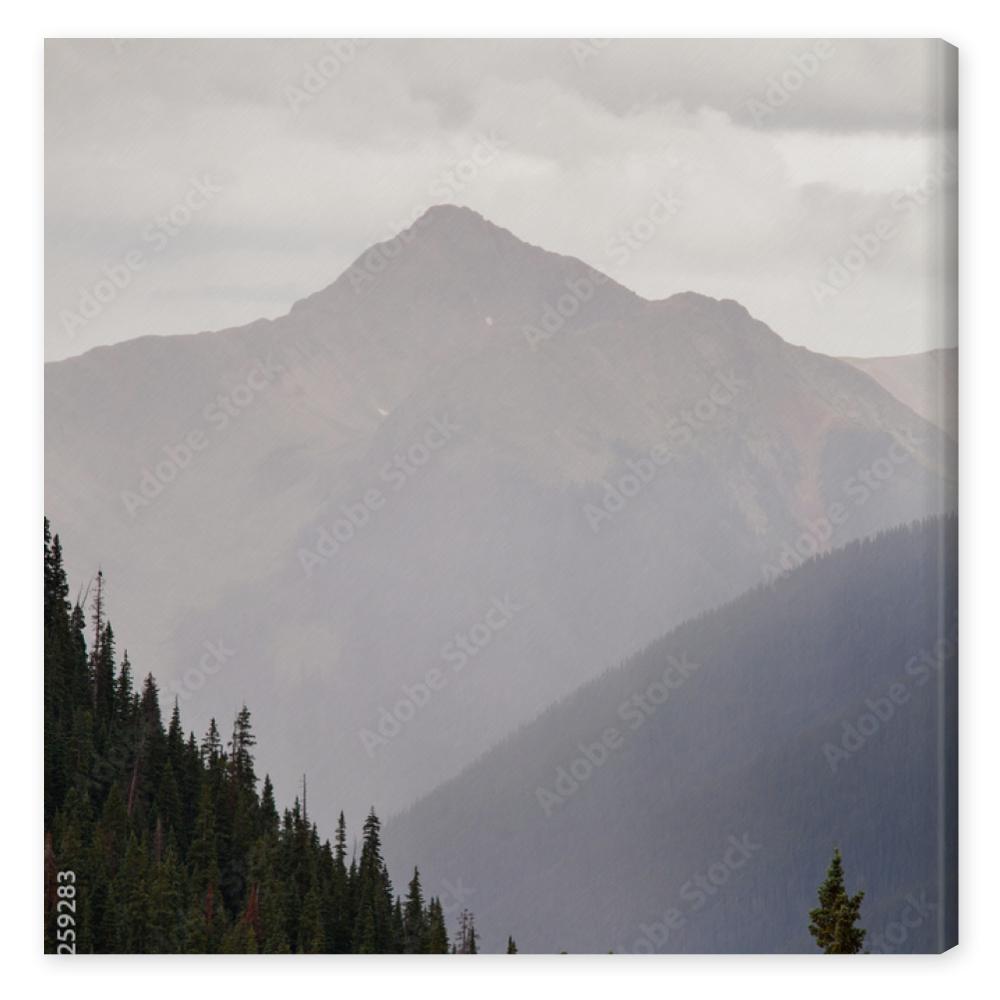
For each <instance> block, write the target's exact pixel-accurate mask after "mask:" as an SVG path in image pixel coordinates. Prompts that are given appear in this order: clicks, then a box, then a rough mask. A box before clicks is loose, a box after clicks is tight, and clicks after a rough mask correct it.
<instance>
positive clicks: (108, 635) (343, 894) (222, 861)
mask: <svg viewBox="0 0 1000 1000" xmlns="http://www.w3.org/2000/svg"><path fill="white" fill-rule="evenodd" d="M91 591H92V594H91V597H90V609H89V610H90V617H89V621H88V615H87V609H86V608H85V607H81V606H80V604H77V605H75V606H71V605H70V603H69V600H68V594H69V587H68V584H67V581H66V574H65V570H64V568H63V563H62V549H61V547H60V544H59V538H58V536H55V537H53V536H52V535H51V534H50V530H49V524H48V521H47V520H46V522H45V612H44V623H45V665H44V669H45V684H44V698H45V905H44V913H45V950H46V951H47V952H55V951H56V945H57V943H58V939H57V937H56V934H57V920H56V917H57V915H58V908H57V905H56V904H57V900H58V898H59V897H58V895H57V889H58V885H59V883H58V882H57V876H58V873H59V872H65V871H72V872H73V873H74V874H75V876H76V881H75V899H76V906H77V909H76V923H75V932H76V940H75V944H76V946H77V951H78V952H81V953H82V952H93V953H113V952H150V953H167V954H169V953H181V952H186V953H206V952H208V953H215V952H229V953H233V952H237V953H254V952H270V953H282V952H377V953H385V952H399V951H406V952H411V953H439V954H440V953H444V952H447V950H448V932H447V928H446V924H445V919H444V913H443V911H442V908H441V903H440V901H439V900H437V899H431V900H430V901H428V902H426V903H425V902H424V898H423V891H422V888H421V884H420V876H419V873H418V872H417V871H416V870H414V873H413V878H412V879H411V881H410V884H409V888H408V891H407V895H406V899H405V903H404V901H403V900H401V899H400V898H399V897H398V896H395V894H394V892H393V888H392V881H391V880H390V878H389V872H388V870H387V869H386V865H385V860H384V857H383V853H382V839H381V823H380V821H379V818H378V816H377V815H376V814H375V810H374V809H372V810H371V812H370V813H369V814H368V817H367V819H366V820H365V823H364V828H363V831H362V834H363V835H362V849H361V856H360V859H354V858H351V859H350V860H348V857H347V824H346V822H345V820H344V816H343V813H341V815H340V819H339V821H338V824H337V830H336V833H335V838H334V843H333V844H331V843H330V842H329V841H325V842H321V841H320V837H319V833H318V831H317V830H316V827H315V825H314V824H312V823H310V821H309V819H308V817H307V816H306V814H305V810H304V808H303V807H301V806H300V804H299V803H298V801H296V802H295V804H294V807H293V808H292V809H291V810H285V812H284V814H283V815H281V814H279V811H278V808H277V806H276V804H275V797H274V787H273V785H272V783H271V779H270V777H268V776H266V775H265V777H264V781H263V785H262V788H261V790H260V792H259V794H258V791H257V785H258V779H257V775H256V770H255V759H254V748H255V746H256V737H255V736H254V734H253V727H252V723H251V715H250V711H249V709H248V708H247V707H246V705H243V706H241V707H240V709H239V711H238V712H237V714H236V718H235V720H234V723H233V730H232V738H231V740H230V741H229V743H228V744H227V745H226V746H224V745H223V742H222V738H221V736H220V733H219V727H218V725H217V724H216V721H215V720H214V719H213V720H212V721H211V723H210V725H209V728H208V732H207V733H206V734H205V737H204V739H203V740H202V741H201V743H200V744H199V743H198V741H197V740H196V738H195V736H194V733H191V734H190V735H189V736H188V738H187V739H185V737H184V731H183V728H182V725H181V716H180V709H179V706H178V704H177V702H176V701H175V702H174V705H173V706H172V711H171V715H170V721H169V724H168V726H167V728H166V729H164V726H163V721H162V716H161V711H160V702H159V690H158V688H157V684H156V681H155V679H154V678H153V677H152V675H149V676H147V677H146V679H145V681H144V682H143V685H142V690H141V692H136V691H135V690H134V688H133V683H134V682H133V676H134V675H133V668H132V665H131V663H130V662H129V659H128V654H127V653H123V655H122V658H121V661H120V662H118V661H117V657H116V653H115V638H114V632H113V630H112V628H111V624H110V622H109V621H108V619H107V608H106V593H105V581H104V576H103V574H101V573H99V574H98V576H97V580H96V584H95V585H94V586H93V587H92V588H91ZM88 634H90V635H91V637H92V638H91V642H90V644H89V645H90V651H89V652H88V642H87V638H86V636H87V635H88ZM462 919H463V921H465V922H466V923H467V924H468V928H467V929H466V931H465V932H464V936H463V938H462V941H463V942H464V947H465V948H466V949H470V947H471V950H472V951H474V950H475V948H476V941H477V935H476V932H475V929H474V928H473V927H472V926H471V914H469V915H463V918H462ZM64 922H65V921H64ZM470 935H471V936H470Z"/></svg>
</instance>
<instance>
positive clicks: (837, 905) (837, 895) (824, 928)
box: [809, 848, 866, 955]
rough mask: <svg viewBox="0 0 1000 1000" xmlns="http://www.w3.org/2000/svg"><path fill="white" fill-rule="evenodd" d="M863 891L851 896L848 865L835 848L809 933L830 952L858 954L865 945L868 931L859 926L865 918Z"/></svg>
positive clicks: (811, 914)
mask: <svg viewBox="0 0 1000 1000" xmlns="http://www.w3.org/2000/svg"><path fill="white" fill-rule="evenodd" d="M864 898H865V894H864V893H863V892H858V893H855V894H854V895H853V896H850V895H848V893H847V890H846V889H845V887H844V865H843V861H842V859H841V856H840V851H839V850H837V849H836V848H834V851H833V860H832V861H831V862H830V867H829V868H828V869H827V872H826V879H825V881H824V882H823V884H822V885H821V886H820V887H819V906H817V907H816V908H815V909H814V910H810V911H809V933H810V934H812V936H813V937H814V938H815V939H816V946H817V947H818V948H821V949H822V950H823V952H824V953H825V954H827V955H856V954H858V952H860V951H861V949H862V948H863V947H864V942H865V933H866V932H865V931H864V930H862V929H861V928H859V927H857V926H855V925H856V924H857V922H858V920H859V919H860V918H861V901H862V900H863V899H864Z"/></svg>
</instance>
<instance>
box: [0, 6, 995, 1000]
mask: <svg viewBox="0 0 1000 1000" xmlns="http://www.w3.org/2000/svg"><path fill="white" fill-rule="evenodd" d="M251 6H252V9H251ZM490 8H493V10H492V11H491V10H490ZM996 9H997V8H996V6H995V5H992V6H991V7H988V6H987V4H985V3H983V2H981V0H980V2H969V3H959V2H956V0H952V2H950V3H947V4H944V3H941V2H937V3H933V4H931V3H918V2H907V3H881V4H879V3H875V2H873V0H867V2H845V0H841V2H840V3H837V4H836V5H815V6H808V5H806V4H803V3H802V2H801V0H799V2H797V3H796V2H764V0H757V2H754V3H747V2H745V0H744V2H743V3H739V2H736V0H734V2H729V3H722V2H714V3H713V2H708V0H701V2H699V3H697V4H687V5H685V4H671V3H662V2H661V3H656V4H654V3H649V2H647V3H633V2H625V0H616V2H614V3H602V4H597V3H585V2H581V0H578V2H576V3H573V4H565V3H564V4H556V3H549V2H542V0H505V2H504V3H502V4H497V5H482V4H474V3H472V2H470V0H466V2H464V3H456V2H451V3H449V2H431V0H411V2H409V3H404V2H401V0H397V2H383V3H380V4H379V5H378V10H377V11H376V10H375V9H373V7H372V6H371V5H370V4H365V5H361V4H355V5H351V6H346V5H335V4H332V3H330V2H329V0H327V2H325V3H320V2H297V0H283V2H282V3H280V4H274V5H267V6H265V5H260V4H253V5H250V4H248V3H245V2H244V3H241V4H229V5H227V4H214V3H209V2H207V0H197V2H191V0H172V2H171V3H169V4H164V5H162V6H154V5H140V4H139V3H137V2H136V0H131V2H128V3H126V2H104V3H101V2H96V0H87V2H82V3H81V2H79V0H78V2H76V3H70V2H51V3H44V2H41V3H36V4H33V5H31V6H30V7H29V5H28V4H27V3H21V4H18V5H17V6H16V7H15V6H14V5H13V4H10V5H7V7H6V10H5V14H6V17H5V22H6V23H5V24H4V29H3V32H2V42H0V44H2V46H3V60H2V63H0V66H2V72H3V77H4V81H3V82H4V86H3V101H4V114H3V133H4V143H3V146H4V152H3V156H2V157H0V170H2V174H3V184H2V187H0V191H2V192H3V196H4V197H3V209H4V211H3V213H2V217H0V218H2V225H0V253H2V255H3V262H4V267H3V270H2V272H0V274H2V278H3V283H2V288H3V293H4V301H3V316H4V320H3V341H2V344H3V350H2V353H0V372H2V373H3V375H4V376H5V377H4V379H3V384H2V391H0V399H2V406H3V419H2V423H0V427H2V428H3V440H4V442H5V444H6V446H7V448H8V449H9V450H10V452H12V454H11V455H10V456H9V458H8V459H7V460H6V461H5V463H4V467H5V469H6V475H4V477H3V478H4V487H3V492H2V498H3V499H2V503H3V506H4V516H3V518H2V523H3V526H4V545H3V549H2V553H3V555H4V557H5V559H4V567H3V568H4V573H3V577H2V579H3V583H2V587H3V596H2V603H0V607H2V608H3V624H4V634H5V636H6V637H7V638H9V639H10V640H11V642H10V645H9V646H6V647H3V649H4V651H5V655H3V657H2V661H0V669H2V671H3V677H4V680H5V684H4V687H3V688H2V691H3V694H4V695H5V697H4V698H3V701H2V709H0V711H2V719H3V722H2V724H0V732H2V733H3V740H4V747H3V750H4V756H3V760H5V761H7V762H9V764H8V767H6V768H5V769H4V771H3V772H0V789H2V801H3V806H4V809H5V815H4V819H5V823H4V829H3V848H4V849H3V853H2V855H0V857H2V859H3V869H2V871H3V876H4V885H3V888H4V892H3V896H2V899H0V922H2V928H3V933H2V937H0V940H2V942H3V953H4V958H5V962H4V968H3V972H2V977H3V980H4V983H5V986H6V991H7V992H8V995H11V996H20V995H22V990H23V989H25V988H30V989H32V990H38V991H39V993H40V994H41V995H43V996H49V995H59V996H62V997H66V998H74V1000H75V998H77V997H91V996H94V997H107V996H113V997H117V996H125V995H142V996H143V997H146V996H149V997H161V996H162V997H168V996H169V997H171V998H175V1000H176V998H177V997H180V996H183V994H184V993H185V992H186V991H189V990H191V989H196V990H198V992H199V993H207V992H212V993H216V994H218V995H222V994H225V995H226V996H228V997H233V998H236V997H239V998H241V1000H242V998H243V997H256V996H273V995H275V994H279V993H287V991H289V990H291V989H294V990H295V991H296V992H297V993H299V994H300V995H301V996H303V997H306V998H309V997H312V996H316V997H320V996H322V997H330V996H333V997H335V998H338V1000H339V998H343V997H348V996H351V995H360V994H361V993H362V991H364V994H365V995H366V996H368V997H376V996H381V995H383V994H387V993H389V992H395V991H399V992H403V991H406V992H407V993H410V994H413V995H420V996H424V995H433V996H435V997H445V996H455V995H462V996H476V997H486V998H492V997H500V996H506V995H507V994H509V993H510V992H512V991H519V992H520V991H525V990H527V991H530V993H531V994H535V993H536V992H537V993H540V992H542V991H546V992H548V991H552V992H557V993H558V994H560V995H561V996H563V997H565V996H569V995H571V994H572V995H579V996H585V997H604V996H609V995H615V994H617V995H621V994H622V993H627V994H630V995H636V996H643V995H650V996H656V997H658V998H663V997H671V996H678V995H685V994H686V995H689V996H690V995H697V996H699V997H702V996H708V997H712V996H739V997H740V998H741V1000H743V998H751V1000H753V998H756V997H765V996H766V997H772V996H808V997H809V998H810V1000H813V998H816V1000H819V998H825V997H837V998H838V1000H841V998H843V997H850V996H863V997H867V996H880V995H885V994H890V993H891V994H893V996H894V997H896V998H900V1000H902V998H904V997H905V998H906V1000H910V998H919V997H923V996H934V997H936V998H940V997H941V996H943V995H945V994H955V993H957V992H963V993H964V992H966V991H969V992H971V991H972V990H974V989H976V987H977V986H978V987H979V988H980V989H981V988H982V987H983V986H985V985H986V984H987V983H988V982H990V981H992V982H993V983H994V986H993V990H994V991H995V989H996V983H997V981H998V980H1000V976H998V968H997V966H998V961H997V954H998V952H1000V946H998V943H997V931H998V923H1000V922H998V918H997V908H996V907H997V898H998V889H1000V885H998V878H997V869H998V860H1000V859H998V846H1000V837H998V834H1000V830H998V810H997V801H998V795H1000V781H998V780H997V740H996V736H995V734H996V729H997V725H998V720H997V714H998V710H1000V697H998V683H997V677H998V673H1000V665H998V663H997V658H996V657H995V656H994V655H993V652H994V650H993V643H992V641H991V639H992V636H991V634H990V629H991V626H992V625H993V624H994V622H995V620H996V618H997V617H998V616H997V612H996V611H995V610H994V605H995V604H996V595H997V593H998V590H1000V588H998V587H997V585H996V580H995V575H994V572H992V570H993V569H994V565H995V560H996V557H997V547H996V537H997V516H996V512H997V510H998V509H1000V507H998V502H997V501H998V498H997V495H996V491H995V490H994V489H993V486H994V483H995V481H996V468H997V464H998V455H997V447H996V441H995V440H994V438H993V433H994V431H995V429H996V428H997V418H996V398H997V396H998V391H997V390H998V387H997V375H996V373H997V371H998V370H1000V359H998V354H1000V352H998V350H997V343H996V318H995V312H996V303H997V301H998V299H1000V296H998V294H997V289H998V287H1000V282H998V280H997V275H996V268H997V262H998V259H1000V255H998V253H997V243H998V234H997V231H996V226H997V223H998V222H1000V212H998V204H997V203H998V196H997V191H998V185H1000V159H998V156H997V134H998V131H1000V115H998V114H997V108H996V104H995V101H996V98H997V97H998V95H1000V79H998V76H1000V72H998V67H1000V52H998V50H997V43H998V39H997V34H996V32H995V30H994V29H995V21H996V17H995V16H994V13H993V12H994V11H995V10H996ZM46 35H49V36H95V37H128V36H143V35H164V36H192V37H197V36H220V37H225V36H263V37H270V36H292V37H294V36H321V37H323V36H350V37H363V36H378V35H394V36H411V35H412V36H431V37H433V36H480V35H486V36H570V37H575V36H581V37H592V38H600V37H612V36H657V35H670V36H681V37H683V36H690V37H710V36H746V37H754V36H757V37H768V36H790V37H845V36H846V37H864V36H875V37H878V36H884V37H943V38H945V39H947V40H948V41H950V42H953V43H954V44H956V45H958V46H959V48H960V49H961V133H962V134H961V178H960V184H961V206H962V207H961V216H960V218H961V308H962V336H961V347H962V350H961V392H960V401H961V403H960V405H961V423H962V438H961V447H962V459H963V460H962V483H961V497H962V500H961V535H962V552H961V558H962V569H961V586H962V601H961V615H962V623H963V627H962V666H963V680H962V693H961V711H962V718H961V760H962V778H961V781H962V787H961V800H962V812H961V922H960V937H961V944H960V945H959V946H958V948H956V949H954V950H953V951H951V952H950V953H948V954H946V955H944V956H940V957H933V956H919V957H899V956H868V957H863V958H821V957H819V956H816V957H813V956H801V957H735V956H734V957H721V956H707V957H696V956H676V957H626V956H615V957H609V956H588V957H573V956H552V957H540V956H538V957H536V956H521V957H519V958H516V959H508V958H506V957H505V956H495V957H493V956H482V957H479V958H476V959H462V958H450V957H447V958H441V959H403V958H391V959H387V958H374V957H373V958H359V957H355V956H350V957H340V958H333V957H326V956H315V957H305V956H291V957H289V958H285V959H273V958H272V959H256V960H254V959H248V958H238V957H237V958H232V959H220V958H216V959H212V958H191V959H187V958H184V959H179V958H147V957H142V956H130V957H121V958H107V957H103V958H78V959H76V960H74V961H70V960H66V959H63V960H59V959H57V958H54V957H49V958H43V956H42V955H41V927H42V914H41V910H42V893H41V885H42V864H41V861H42V803H41V797H42V679H41V664H42V650H41V637H42V623H41V601H40V600H39V595H40V593H41V559H40V558H39V557H40V554H41V553H40V549H41V545H40V540H41V524H40V520H41V518H40V512H41V510H42V506H43V504H42V209H43V165H42V163H43V161H42V148H43V141H42V113H43V96H42V44H43V42H42V40H43V38H44V37H45V36H46ZM873 100H877V95H873ZM140 556H141V554H140V553H137V557H140ZM991 612H993V613H992V614H991ZM25 978H30V979H31V980H34V981H35V982H34V983H33V985H32V986H31V987H27V984H24V985H23V986H22V985H21V984H20V982H19V981H20V980H22V979H25ZM977 992H978V991H977Z"/></svg>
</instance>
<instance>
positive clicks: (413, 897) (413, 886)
mask: <svg viewBox="0 0 1000 1000" xmlns="http://www.w3.org/2000/svg"><path fill="white" fill-rule="evenodd" d="M426 947H427V917H426V911H425V909H424V894H423V890H422V889H421V887H420V872H419V871H418V869H416V868H414V869H413V878H411V879H410V885H409V887H408V889H407V893H406V907H405V908H404V910H403V951H404V952H406V954H408V955H417V954H420V953H421V952H423V951H424V950H425V949H426Z"/></svg>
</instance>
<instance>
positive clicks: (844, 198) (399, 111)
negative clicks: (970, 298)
mask: <svg viewBox="0 0 1000 1000" xmlns="http://www.w3.org/2000/svg"><path fill="white" fill-rule="evenodd" d="M949 67H950V59H949V49H948V47H947V46H945V45H943V44H942V43H936V42H922V41H867V42H865V41H843V40H841V41H834V42H828V43H823V42H817V41H815V40H808V39H807V40H785V41H778V42H775V41H695V42H691V41H659V40H655V41H610V42H605V41H603V40H591V41H582V42H570V41H565V40H549V41H541V42H534V41H520V40H518V41H487V42H467V41H420V42H402V41H389V40H375V41H370V42H367V43H360V44H358V43H353V42H341V43H329V42H324V41H321V40H304V41H278V42H272V41H187V40H178V41H157V40H151V41H120V42H112V41H100V40H90V41H50V42H48V43H47V45H46V56H45V74H46V106H45V116H46V124H45V141H46V152H45V169H46V204H45V227H46V262H45V279H46V288H45V296H46V356H47V357H48V358H49V359H55V358H60V357H65V356H68V355H72V354H79V353H81V352H82V351H84V350H87V349H89V348H91V347H93V346H96V345H98V344H107V343H114V342H116V341H120V340H124V339H127V338H130V337H135V336H140V335H144V334H182V333H194V332H197V331H200V330H208V329H218V328H221V327H228V326H234V325H239V324H242V323H246V322H250V321H251V320H254V319H257V318H259V317H261V316H265V317H275V316H278V315H281V314H283V313H285V312H287V311H288V309H289V307H290V306H291V304H292V303H293V302H294V301H296V300H297V299H299V298H302V297H304V296H306V295H308V294H310V293H312V292H314V291H316V290H318V289H320V288H322V287H324V286H326V285H328V284H330V283H331V282H332V281H333V280H334V279H335V278H336V277H337V276H338V274H340V273H341V271H343V270H344V269H345V268H346V267H348V266H349V265H350V264H351V262H352V261H353V260H355V258H357V257H358V256H359V255H360V254H361V253H362V252H363V251H364V250H365V249H367V247H369V246H370V245H371V244H372V243H374V242H376V241H378V240H382V239H386V238H388V237H390V236H392V235H394V234H395V233H396V232H397V231H399V230H400V229H402V228H404V227H405V226H407V225H408V224H409V223H410V222H412V221H413V219H414V218H415V217H417V216H418V215H420V214H421V213H422V212H423V211H424V210H425V209H426V208H427V207H428V206H430V205H432V204H436V203H440V202H454V203H457V204H464V205H468V206H470V207H471V208H474V209H476V210H477V211H479V212H481V213H482V214H483V215H485V216H486V217H487V218H489V219H490V220H492V221H493V222H496V223H497V224H498V225H501V226H504V227H506V228H508V229H510V230H512V231H513V232H514V233H515V234H516V235H518V236H520V237H521V238H523V239H526V240H528V241H529V242H531V243H535V244H538V245H540V246H543V247H545V248H547V249H550V250H554V251H558V252H560V253H567V254H572V255H574V256H577V257H581V258H582V259H584V260H585V261H587V262H588V263H589V264H591V265H593V266H594V267H597V268H599V269H601V270H604V271H606V272H607V273H609V274H611V275H612V276H613V277H614V278H616V279H617V280H618V281H620V282H622V283H623V284H625V285H627V286H629V287H630V288H632V289H634V290H635V291H637V292H639V293H640V294H641V295H644V296H646V297H648V298H662V297H666V296H668V295H671V294H673V293H675V292H680V291H685V290H694V291H698V292H702V293H704V294H708V295H713V296H717V297H720V298H723V297H726V298H735V299H738V300H739V301H741V302H742V303H743V304H744V305H746V306H747V308H749V309H750V310H751V312H753V313H754V314H755V315H756V316H758V317H759V318H761V319H763V320H764V321H765V322H767V323H768V324H770V325H771V326H772V327H773V328H774V329H775V330H776V331H777V332H778V333H780V334H781V335H782V336H783V337H784V338H785V339H786V340H789V341H792V342H794V343H799V344H804V345H806V346H808V347H810V348H813V349H815V350H820V351H824V352H826V353H830V354H853V355H881V354H895V353H910V352H913V351H920V350H925V349H927V348H929V347H936V346H942V345H945V344H949V343H951V342H953V341H951V340H949V337H950V336H951V331H947V330H945V329H943V328H942V324H941V319H940V301H941V300H940V293H941V289H942V288H943V287H944V283H945V282H946V280H947V260H948V256H947V255H948V251H949V247H948V246H947V245H946V243H947V240H946V237H947V227H946V220H947V209H948V207H949V205H950V200H951V198H952V190H953V184H954V181H953V166H952V163H951V159H950V155H951V152H952V151H953V150H954V149H955V136H954V124H955V123H954V121H953V120H952V118H951V115H950V114H949V110H950V109H951V106H952V99H953V96H954V95H952V94H951V93H950V90H949V88H948V86H947V84H948V80H949V75H948V73H949ZM665 205H667V206H670V208H669V211H668V210H664V209H663V208H662V206H665ZM838 265H839V266H838Z"/></svg>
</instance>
